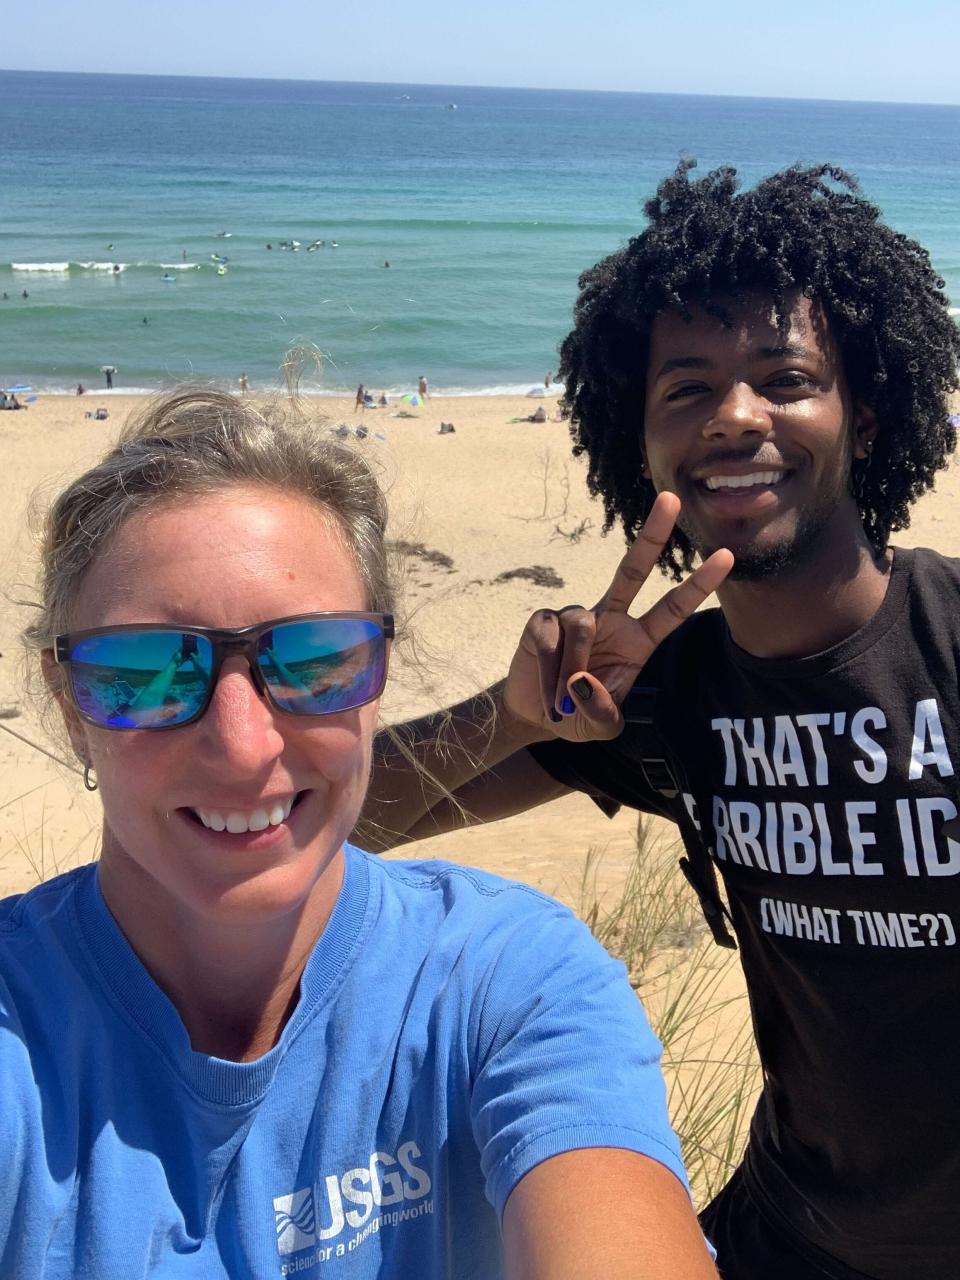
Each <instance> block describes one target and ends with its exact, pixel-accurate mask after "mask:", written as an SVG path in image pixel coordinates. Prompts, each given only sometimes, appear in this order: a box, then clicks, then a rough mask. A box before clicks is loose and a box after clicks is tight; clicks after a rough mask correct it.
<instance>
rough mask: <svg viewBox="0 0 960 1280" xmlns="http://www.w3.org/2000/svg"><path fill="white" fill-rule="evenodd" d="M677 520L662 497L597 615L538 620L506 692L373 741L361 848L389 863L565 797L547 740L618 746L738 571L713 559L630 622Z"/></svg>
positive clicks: (549, 612) (671, 500) (723, 557)
mask: <svg viewBox="0 0 960 1280" xmlns="http://www.w3.org/2000/svg"><path fill="white" fill-rule="evenodd" d="M679 510H680V503H679V500H678V499H677V498H676V497H675V496H674V495H673V494H669V493H662V494H660V496H659V497H658V498H657V500H656V503H655V504H654V507H653V509H652V510H651V512H650V515H649V516H648V517H647V520H646V522H645V524H644V527H643V529H642V531H641V533H640V536H639V537H638V538H637V540H636V541H635V542H634V543H633V544H632V546H631V547H630V548H629V549H628V550H627V553H626V555H625V556H624V557H623V559H622V560H621V561H620V564H619V565H618V567H617V571H616V573H615V574H614V576H613V580H612V581H611V583H610V585H609V587H608V588H607V590H606V591H605V592H604V594H603V596H602V597H601V599H600V600H599V602H598V603H597V604H596V605H595V606H594V608H593V609H584V608H581V607H580V606H579V605H578V606H570V607H568V608H564V609H559V610H555V609H540V610H538V611H537V612H536V613H535V614H533V615H532V617H531V618H530V619H529V621H528V622H527V625H526V627H525V628H524V631H523V634H522V636H521V637H520V644H519V646H518V647H517V651H516V653H515V654H514V656H513V661H512V662H511V664H510V671H509V673H508V675H507V678H506V680H504V681H502V682H501V683H500V684H498V685H494V686H493V688H492V689H489V690H487V691H486V692H485V693H482V694H478V695H477V696H476V697H475V698H471V699H468V700H467V701H466V702H462V703H460V704H459V705H458V706H456V707H451V708H450V709H449V710H448V711H444V712H438V713H436V714H434V715H430V716H425V717H424V718H423V719H420V720H415V721H411V722H409V723H407V724H404V725H399V726H396V727H395V728H392V729H386V730H383V731H382V732H381V733H379V734H378V735H377V737H376V740H375V742H374V756H373V772H372V775H371V781H370V788H369V791H368V793H367V800H366V803H365V805H364V810H363V814H362V817H361V821H360V823H359V824H358V826H357V830H356V838H357V840H358V842H359V843H360V844H362V845H363V846H364V847H365V848H368V849H373V850H378V851H382V850H384V849H390V848H392V847H393V846H394V845H397V844H403V843H404V842H405V841H407V840H416V839H420V838H422V837H424V836H428V835H436V834H438V833H439V832H443V831H450V830H453V829H454V828H456V827H458V826H465V825H470V824H471V823H477V822H491V821H494V820H495V819H497V818H504V817H507V816H509V815H510V814H512V813H519V812H521V811H523V810H525V809H531V808H534V807H535V806H537V805H540V804H543V803H545V802H546V801H547V800H552V799H554V798H555V797H556V796H558V795H563V794H564V792H565V791H566V790H567V788H565V787H564V786H562V785H561V784H560V783H557V782H556V781H554V779H552V778H551V777H550V776H549V774H548V773H547V772H546V771H545V770H544V769H541V768H540V766H539V765H537V764H536V762H535V761H534V760H533V759H532V757H531V756H530V755H529V753H528V752H527V751H526V748H527V747H528V746H530V745H531V744H532V743H534V742H545V741H549V740H551V739H552V738H563V739H565V740H566V741H568V742H591V741H596V740H602V739H610V738H615V737H616V736H617V735H618V734H619V733H620V732H621V730H622V728H623V717H622V716H621V714H620V703H621V702H622V701H623V699H624V698H625V697H626V695H627V693H628V691H629V690H630V688H631V686H632V685H633V682H634V680H635V679H636V677H637V674H638V672H639V671H640V670H641V669H642V668H643V666H644V664H645V663H646V662H647V660H648V659H649V657H650V655H651V654H652V653H653V652H654V650H655V649H656V647H657V645H659V644H660V642H661V641H662V640H664V639H665V638H666V637H667V636H668V635H669V634H670V633H671V632H672V631H674V630H675V629H676V628H677V627H678V626H679V625H680V624H681V623H682V622H684V621H685V620H686V619H687V618H688V617H689V616H690V615H691V614H692V613H693V612H694V610H695V609H696V608H697V606H698V605H700V604H701V603H702V602H703V601H704V600H705V599H706V597H707V596H709V595H710V594H712V592H714V591H715V590H716V589H717V587H718V586H719V585H720V583H721V582H722V581H723V579H724V578H725V577H726V576H727V574H728V573H729V571H730V568H731V567H732V564H733V556H732V555H731V554H730V552H729V551H725V550H720V551H715V552H714V553H713V555H712V556H710V557H709V558H708V559H707V560H705V561H704V562H703V564H701V565H700V566H699V567H698V568H697V569H696V570H695V571H694V572H693V573H692V574H691V575H690V576H689V578H686V579H685V580H684V581H683V582H681V583H680V585H679V586H676V587H674V588H673V589H672V590H671V591H668V592H667V593H666V594H665V595H664V596H662V597H661V599H660V600H658V601H657V602H656V604H654V605H653V606H652V608H650V609H648V610H647V612H646V613H644V614H643V615H642V616H641V617H639V618H632V617H631V616H630V615H629V613H628V609H629V608H630V606H631V605H632V604H633V601H634V599H635V598H636V595H637V593H638V591H639V590H640V588H641V586H642V585H643V583H644V582H645V581H646V580H647V577H648V576H649V574H650V572H651V571H652V570H653V568H654V566H655V565H656V562H657V559H658V557H659V555H660V553H661V551H662V550H663V547H664V545H665V544H666V541H667V539H668V538H669V536H670V533H671V531H672V530H673V525H674V522H675V520H676V518H677V515H678V513H679Z"/></svg>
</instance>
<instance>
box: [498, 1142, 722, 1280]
mask: <svg viewBox="0 0 960 1280" xmlns="http://www.w3.org/2000/svg"><path fill="white" fill-rule="evenodd" d="M503 1248H504V1262H505V1270H506V1276H507V1280H583V1277H584V1276H602V1277H604V1280H717V1270H716V1268H715V1267H714V1265H713V1263H712V1262H711V1260H710V1255H709V1253H708V1252H707V1247H706V1245H705V1244H704V1241H703V1236H702V1234H701V1232H700V1228H699V1226H698V1225H697V1219H696V1217H695V1216H694V1212H693V1208H692V1206H691V1204H690V1199H689V1197H688V1195H687V1193H686V1191H685V1190H684V1188H683V1187H682V1186H681V1184H680V1182H679V1181H678V1180H677V1178H675V1177H674V1175H673V1174H672V1173H671V1172H670V1171H669V1170H668V1169H666V1168H664V1166H663V1165H661V1164H658V1163H657V1161H656V1160H651V1159H650V1158H649V1156H644V1155H640V1154H638V1153H637V1152H635V1151H621V1150H617V1149H614V1148H609V1147H589V1148H586V1149H584V1150H580V1151H568V1152H566V1153H565V1154H563V1155H558V1156H554V1157H553V1158H552V1159H550V1160H544V1161H543V1163H542V1164H539V1165H537V1166H536V1168H534V1169H531V1170H530V1172H529V1173H528V1174H527V1175H526V1177H525V1178H522V1179H521V1181H520V1182H519V1183H518V1184H517V1186H516V1187H515V1188H514V1190H513V1191H512V1192H511V1194H510V1198H509V1199H508V1200H507V1204H506V1208H505V1209H504V1214H503Z"/></svg>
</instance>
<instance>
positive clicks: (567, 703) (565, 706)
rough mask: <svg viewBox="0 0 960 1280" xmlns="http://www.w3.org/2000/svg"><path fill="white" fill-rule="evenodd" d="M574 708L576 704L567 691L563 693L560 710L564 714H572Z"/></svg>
mask: <svg viewBox="0 0 960 1280" xmlns="http://www.w3.org/2000/svg"><path fill="white" fill-rule="evenodd" d="M576 709H577V708H576V704H575V703H574V701H573V699H572V698H571V697H570V695H569V693H565V694H564V695H563V701H562V702H561V703H560V710H561V711H562V712H563V714H564V715H565V716H572V715H573V713H574V712H575V711H576Z"/></svg>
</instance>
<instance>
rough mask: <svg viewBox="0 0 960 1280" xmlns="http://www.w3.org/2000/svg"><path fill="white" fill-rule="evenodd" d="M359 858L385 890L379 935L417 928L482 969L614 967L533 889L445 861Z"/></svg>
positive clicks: (570, 918)
mask: <svg viewBox="0 0 960 1280" xmlns="http://www.w3.org/2000/svg"><path fill="white" fill-rule="evenodd" d="M358 856H360V857H362V858H364V859H365V860H366V862H367V864H368V866H369V869H370V875H371V880H372V881H373V882H374V883H375V884H377V885H378V886H379V887H378V892H377V897H378V906H377V912H376V914H377V925H376V928H377V929H378V930H382V931H383V933H384V934H388V933H389V932H390V930H391V925H393V926H395V927H396V928H397V930H398V931H399V932H401V933H406V932H407V931H409V930H410V929H411V926H413V928H414V929H415V931H416V933H417V934H418V935H419V937H420V938H421V939H426V938H432V939H433V940H434V944H435V946H436V947H437V949H438V950H439V951H447V950H449V949H450V948H451V947H452V948H453V949H454V951H455V952H457V953H458V954H460V953H461V952H462V955H463V956H464V957H466V956H467V955H470V956H472V957H473V959H474V961H475V962H477V963H479V964H480V965H481V967H482V966H484V965H486V964H487V963H500V962H501V961H502V959H503V957H504V956H505V955H509V956H512V957H514V959H517V958H518V957H521V956H524V955H526V956H528V957H529V960H530V963H533V962H534V960H536V964H537V965H538V964H539V963H540V961H543V962H545V963H548V964H549V963H550V962H551V961H550V958H551V957H553V958H554V959H555V958H556V957H557V956H558V955H561V954H564V953H566V954H569V955H571V956H573V955H578V956H580V957H581V958H582V960H583V961H584V962H585V963H587V964H588V965H589V964H593V963H597V962H600V963H603V962H606V961H608V960H609V957H608V956H607V954H606V952H605V951H603V949H602V948H601V947H600V946H599V944H598V943H596V941H595V940H594V938H593V935H592V934H591V932H590V930H589V929H588V928H587V926H586V925H585V924H584V923H583V921H582V920H580V919H579V917H578V916H577V915H576V914H575V913H574V912H573V911H572V910H571V909H570V908H569V907H567V906H565V905H564V904H563V903H561V902H558V901H557V900H556V899H555V898H551V897H549V896H548V895H547V894H545V893H542V892H541V891H540V890H539V889H535V888H533V887H532V886H531V885H527V884H523V883H521V882H520V881H516V880H508V879H505V878H504V877H503V876H498V875H494V874H493V873H492V872H489V871H483V870H481V869H479V868H478V867H471V866H461V865H460V864H459V863H453V862H448V861H444V860H442V859H427V858H424V859H420V858H417V859H397V858H384V857H376V856H374V855H372V854H362V853H359V852H358ZM535 967H536V965H535Z"/></svg>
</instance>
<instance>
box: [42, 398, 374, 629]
mask: <svg viewBox="0 0 960 1280" xmlns="http://www.w3.org/2000/svg"><path fill="white" fill-rule="evenodd" d="M234 487H236V488H240V487H246V488H258V487H259V488H265V489H273V490H275V491H277V492H279V493H282V494H284V495H286V496H288V497H291V496H292V497H301V498H304V499H305V500H307V501H308V502H311V503H313V504H315V505H316V506H317V507H318V508H321V509H322V510H323V511H325V512H326V513H328V514H329V515H331V516H332V517H333V518H334V519H335V520H336V522H337V526H338V528H339V531H340V533H341V535H342V537H343V540H344V543H345V546H346V548H347V550H348V551H349V552H350V553H351V555H352V557H353V559H354V560H355V562H356V566H357V570H358V572H359V574H360V579H361V581H362V583H363V586H364V590H365V593H366V597H367V607H368V608H369V609H370V610H371V611H374V612H377V613H380V612H384V613H389V612H392V610H393V589H392V586H391V582H390V574H389V570H388V567H387V552H386V545H385V540H384V533H385V529H386V522H387V509H386V502H385V499H384V496H383V492H382V491H381V489H380V486H379V484H378V483H377V480H376V478H375V476H374V475H373V472H372V471H371V470H370V467H369V466H368V465H367V463H366V462H365V461H364V460H363V459H362V458H361V457H360V456H359V454H357V453H355V452H353V451H352V450H351V449H348V448H346V447H345V446H343V445H340V444H337V443H335V442H334V441H332V440H330V439H329V438H328V437H326V436H325V435H322V434H321V431H320V429H319V428H318V426H316V425H315V424H312V423H310V422H309V421H307V420H305V419H302V418H301V419H297V420H293V419H292V418H291V416H290V415H289V414H287V415H286V416H284V415H283V413H282V412H281V411H280V409H279V408H277V407H275V408H274V409H272V410H266V411H261V410H259V409H257V408H255V407H253V406H252V405H250V404H249V403H246V402H244V401H242V400H240V399H239V398H238V397H236V396H233V395H230V394H228V393H226V392H220V391H211V390H208V389H205V388H204V389H197V388H185V389H181V390H179V391H177V392H174V393H173V394H168V395H164V396H162V397H160V398H158V399H156V400H153V401H151V402H150V403H149V404H148V405H147V406H146V407H145V409H144V410H143V411H142V412H141V413H140V414H138V415H136V416H135V417H133V418H132V419H131V420H130V421H129V422H128V423H127V425H126V426H125V427H124V429H123V431H122V432H121V435H120V437H119V439H118V441H117V443H116V445H115V446H114V448H113V449H111V450H110V452H109V453H107V454H106V455H105V457H103V458H102V459H101V460H100V462H98V463H97V465H96V466H94V467H92V468H91V469H90V470H89V471H87V472H85V473H84V474H83V475H82V476H79V477H78V478H77V479H76V480H74V481H73V483H72V484H70V485H68V486H67V488H66V489H64V490H63V492H62V493H61V494H60V495H59V497H58V498H57V499H56V501H55V502H54V504H53V506H52V507H51V508H50V511H49V512H48V514H47V517H46V521H45V524H44V528H43V535H42V542H41V549H40V562H41V563H40V582H39V587H40V600H39V604H38V613H37V616H36V618H35V619H34V621H33V622H31V624H30V625H29V626H28V627H27V628H26V629H25V630H24V632H23V640H24V643H25V645H26V647H27V649H28V650H32V651H33V652H37V651H39V650H43V649H48V648H49V647H50V645H51V644H52V642H53V638H54V636H56V635H59V634H60V633H61V632H64V631H67V630H69V628H70V625H71V619H72V615H73V612H74V609H75V606H76V602H77V600H78V598H79V595H80V592H81V590H82V587H83V579H84V576H85V574H86V572H87V570H88V569H89V567H90V566H91V564H92V563H93V561H94V560H95V559H96V557H97V556H98V555H100V554H101V552H102V551H103V549H104V547H105V546H106V545H107V544H108V542H109V541H110V538H111V537H112V535H113V534H114V533H115V532H116V531H117V529H119V528H120V527H121V526H122V525H123V524H125V522H126V521H127V520H129V519H130V517H131V516H133V515H136V514H138V513H140V512H143V511H146V510H148V509H150V508H156V507H159V506H161V505H168V504H170V503H175V502H176V501H177V500H178V499H181V498H187V497H193V496H200V495H209V494H214V493H218V492H222V491H223V490H226V489H230V488H234Z"/></svg>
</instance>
